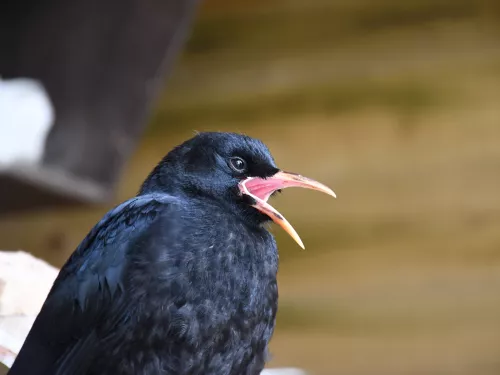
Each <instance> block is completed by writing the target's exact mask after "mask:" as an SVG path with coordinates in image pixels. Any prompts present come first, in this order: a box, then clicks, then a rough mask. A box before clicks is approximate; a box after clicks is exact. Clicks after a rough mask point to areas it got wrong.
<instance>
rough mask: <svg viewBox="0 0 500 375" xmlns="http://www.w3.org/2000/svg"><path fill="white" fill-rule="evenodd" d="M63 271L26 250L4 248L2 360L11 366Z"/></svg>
mask: <svg viewBox="0 0 500 375" xmlns="http://www.w3.org/2000/svg"><path fill="white" fill-rule="evenodd" d="M58 272H59V270H58V269H57V268H55V267H53V266H51V265H50V264H48V263H46V262H44V261H43V260H40V259H37V258H35V257H33V256H32V255H30V254H28V253H25V252H23V251H16V252H9V251H0V362H2V363H3V364H5V365H6V366H8V367H10V366H11V365H12V363H13V362H14V359H15V356H16V354H17V353H18V352H19V350H20V349H21V346H22V345H23V343H24V340H25V338H26V336H27V335H28V333H29V330H30V329H31V326H32V325H33V322H34V321H35V318H36V316H37V314H38V312H39V311H40V308H41V307H42V305H43V302H44V301H45V298H46V297H47V294H48V293H49V291H50V288H51V287H52V283H53V282H54V280H55V278H56V277H57V274H58Z"/></svg>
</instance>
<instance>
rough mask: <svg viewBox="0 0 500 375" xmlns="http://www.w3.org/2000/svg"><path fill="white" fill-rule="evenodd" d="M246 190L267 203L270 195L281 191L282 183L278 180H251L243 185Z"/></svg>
mask: <svg viewBox="0 0 500 375" xmlns="http://www.w3.org/2000/svg"><path fill="white" fill-rule="evenodd" d="M245 186H246V188H247V189H248V191H249V192H250V193H252V195H254V196H256V197H258V198H260V199H262V200H263V201H264V202H267V200H268V199H269V197H270V196H271V194H273V193H274V192H275V191H276V190H279V189H283V188H284V184H283V181H280V180H278V179H272V178H268V179H262V178H252V179H248V180H247V182H246V183H245Z"/></svg>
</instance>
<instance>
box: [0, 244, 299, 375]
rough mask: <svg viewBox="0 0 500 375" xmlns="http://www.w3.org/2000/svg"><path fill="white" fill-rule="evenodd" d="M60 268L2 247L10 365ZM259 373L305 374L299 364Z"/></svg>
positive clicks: (1, 327) (2, 346)
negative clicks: (4, 249) (297, 366)
mask: <svg viewBox="0 0 500 375" xmlns="http://www.w3.org/2000/svg"><path fill="white" fill-rule="evenodd" d="M58 273H59V270H58V269H57V268H55V267H53V266H51V265H50V264H48V263H46V262H44V261H43V260H41V259H38V258H35V257H34V256H32V255H31V254H29V253H26V252H24V251H0V362H1V363H3V364H4V365H6V366H7V367H11V366H12V364H13V363H14V359H15V358H16V355H17V353H19V350H21V347H22V345H23V343H24V340H25V339H26V336H28V333H29V330H30V329H31V326H32V325H33V323H34V321H35V318H36V316H37V314H38V312H39V311H40V308H41V307H42V305H43V303H44V302H45V298H46V297H47V294H48V293H49V291H50V288H52V283H53V282H54V280H55V279H56V277H57V275H58ZM260 375H306V373H305V372H304V371H302V370H300V369H297V368H273V369H265V370H263V371H262V372H261V373H260Z"/></svg>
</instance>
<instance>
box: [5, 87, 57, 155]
mask: <svg viewBox="0 0 500 375" xmlns="http://www.w3.org/2000/svg"><path fill="white" fill-rule="evenodd" d="M53 123H54V108H53V106H52V104H51V101H50V98H49V96H48V94H47V92H46V91H45V89H44V87H43V85H42V84H41V83H40V82H38V81H35V80H33V79H28V78H16V79H9V80H2V79H1V77H0V165H2V164H12V163H15V162H28V163H37V162H39V161H40V160H41V158H42V156H43V151H44V146H45V139H46V138H47V134H48V132H49V130H50V128H51V127H52V125H53Z"/></svg>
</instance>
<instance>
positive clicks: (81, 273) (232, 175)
mask: <svg viewBox="0 0 500 375" xmlns="http://www.w3.org/2000/svg"><path fill="white" fill-rule="evenodd" d="M278 172H279V169H278V168H277V167H276V165H275V163H274V160H273V158H272V157H271V154H270V153H269V150H268V149H267V147H266V146H265V145H264V144H263V143H262V142H260V141H258V140H256V139H253V138H250V137H247V136H243V135H237V134H232V133H201V134H198V135H197V136H195V137H194V138H192V139H190V140H188V141H186V142H185V143H183V144H182V145H180V146H178V147H176V148H175V149H173V150H172V151H171V152H170V153H169V154H168V155H167V156H166V157H165V158H164V159H163V160H162V161H161V162H160V163H159V164H158V165H157V166H156V168H155V169H154V170H153V171H152V173H151V174H150V175H149V176H148V178H147V179H146V181H145V182H144V184H143V185H142V187H141V189H140V192H139V194H138V195H137V196H136V197H134V198H132V199H130V200H128V201H126V202H124V203H122V204H121V205H119V206H118V207H116V208H114V209H112V210H111V211H109V212H108V213H107V214H106V215H105V216H104V217H103V219H102V220H101V221H100V222H99V223H97V224H96V226H95V227H94V228H93V229H92V230H91V231H90V233H89V234H88V235H87V237H86V238H85V239H84V240H83V241H82V242H81V244H80V245H79V246H78V248H77V249H76V250H75V252H74V253H73V254H72V255H71V257H70V258H69V259H68V261H67V262H66V264H65V265H64V266H63V267H62V269H61V271H60V273H59V275H58V277H57V279H56V281H55V282H54V285H53V287H52V289H51V291H50V293H49V295H48V297H47V299H46V301H45V303H44V305H43V307H42V309H41V311H40V313H39V315H38V317H37V319H36V321H35V323H34V325H33V327H32V329H31V331H30V333H29V335H28V337H27V339H26V341H25V343H24V345H23V347H22V349H21V351H20V353H19V355H18V357H17V359H16V361H15V363H14V365H13V367H12V369H11V370H10V372H9V375H21V374H22V375H28V374H29V375H49V374H50V375H63V374H64V375H70V374H71V375H97V374H99V375H128V374H130V375H132V374H134V375H146V374H148V375H149V374H161V375H188V374H189V375H202V374H203V375H212V374H213V375H215V374H217V375H257V374H259V373H260V371H261V370H262V368H263V367H264V364H265V361H266V356H267V348H268V343H269V340H270V338H271V336H272V334H273V329H274V324H275V318H276V311H277V303H278V289H277V282H276V273H277V270H278V252H277V247H276V243H275V240H274V238H273V236H272V235H271V234H270V233H269V232H268V230H267V229H266V226H264V225H263V224H264V223H265V222H267V221H269V219H270V218H269V216H267V215H266V214H265V213H263V211H262V210H260V209H256V208H255V207H256V201H259V199H260V198H259V196H258V194H257V193H256V195H255V196H253V195H252V194H250V193H249V194H248V195H246V194H242V187H241V186H242V183H243V181H245V180H247V179H248V180H250V179H254V178H255V177H257V178H258V179H259V181H267V183H268V182H269V181H272V180H271V178H272V176H274V175H276V173H278ZM255 181H256V180H255ZM255 181H254V183H255ZM281 187H284V186H281ZM285 187H286V186H285ZM268 190H269V189H268ZM276 190H277V189H274V187H273V190H272V191H271V190H269V191H268V193H269V194H268V193H266V194H267V195H266V196H265V197H263V199H264V201H267V198H268V195H271V194H272V193H273V192H274V191H276ZM256 191H257V190H256ZM263 204H264V205H266V204H265V203H263ZM273 220H274V219H273Z"/></svg>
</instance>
